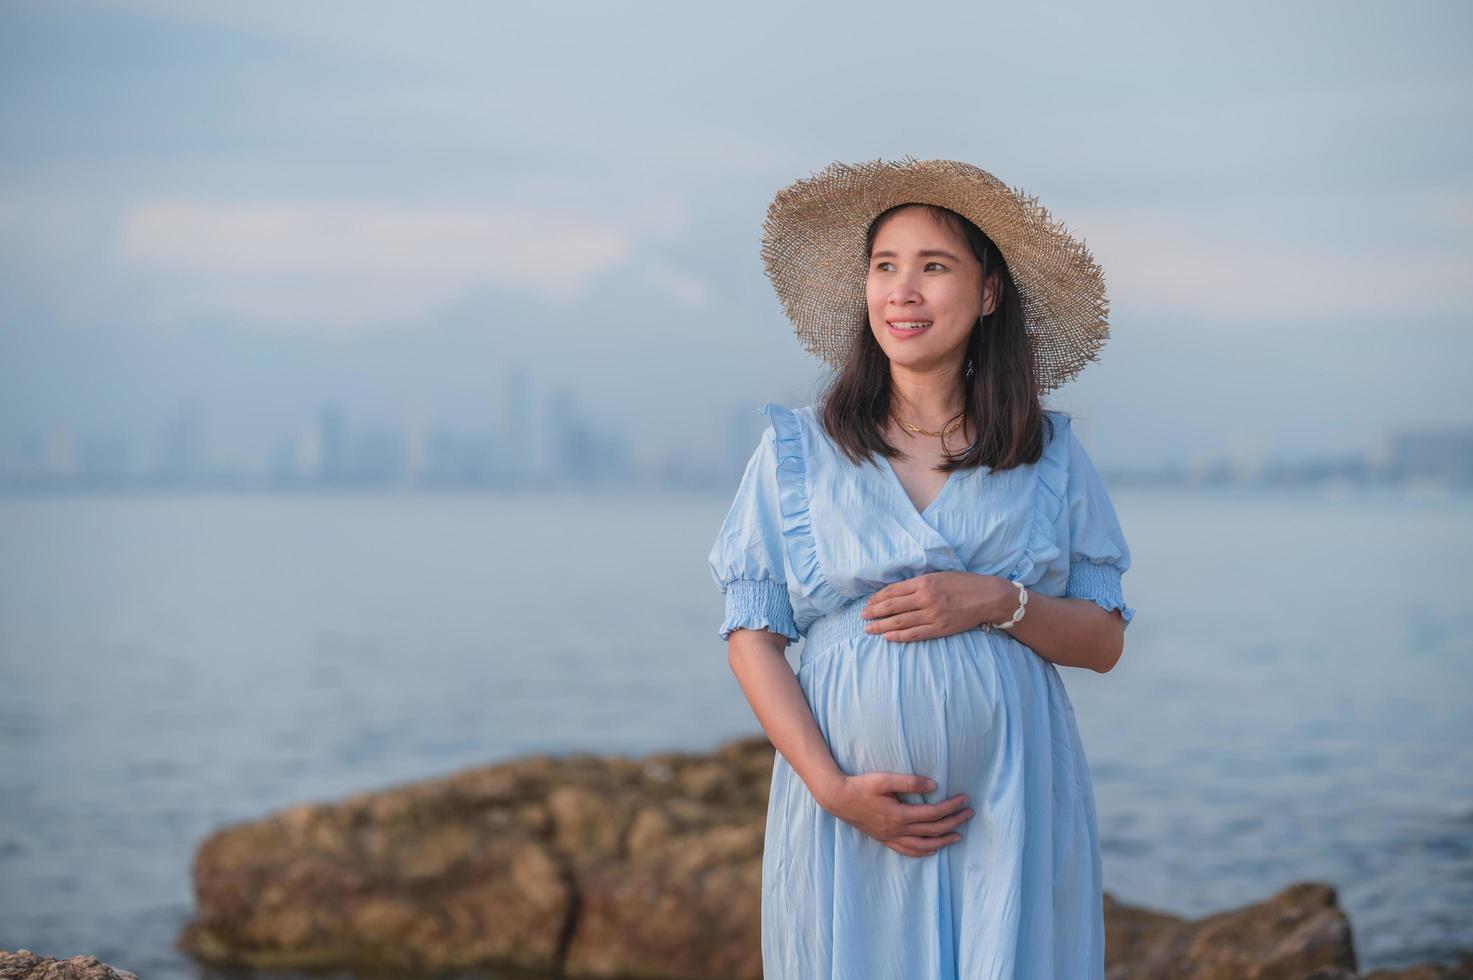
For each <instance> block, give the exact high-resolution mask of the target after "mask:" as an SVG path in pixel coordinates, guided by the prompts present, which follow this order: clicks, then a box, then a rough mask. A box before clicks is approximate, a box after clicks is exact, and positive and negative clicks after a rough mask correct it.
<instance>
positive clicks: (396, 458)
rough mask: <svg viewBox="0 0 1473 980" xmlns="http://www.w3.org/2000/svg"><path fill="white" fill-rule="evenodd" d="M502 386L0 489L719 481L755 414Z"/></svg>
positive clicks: (113, 437) (1344, 462) (175, 439)
mask: <svg viewBox="0 0 1473 980" xmlns="http://www.w3.org/2000/svg"><path fill="white" fill-rule="evenodd" d="M507 390H508V398H507V399H506V403H505V404H504V405H503V406H502V407H501V408H500V409H495V410H489V411H488V412H487V414H486V416H485V417H483V418H480V419H474V420H472V419H461V420H458V421H452V420H446V419H411V418H404V419H401V420H400V423H399V424H397V425H396V424H386V423H383V422H375V421H363V420H361V419H357V418H354V417H353V416H352V415H351V414H350V413H349V412H347V411H346V410H344V409H343V408H342V406H340V405H338V404H335V403H332V402H325V403H323V404H322V405H321V406H320V407H319V410H318V412H317V413H316V416H315V418H313V419H311V420H305V419H304V420H303V422H302V424H301V425H300V426H299V427H297V428H296V429H295V430H294V431H293V432H291V433H289V434H283V435H281V436H279V437H278V438H277V439H276V440H275V441H274V442H273V443H272V446H271V449H270V450H269V452H267V453H265V454H262V453H256V454H251V453H248V452H242V451H241V450H240V447H231V446H228V445H221V444H220V443H219V442H218V441H216V440H214V439H213V438H212V434H211V432H210V430H209V428H208V425H207V424H206V421H205V419H204V417H203V413H202V412H201V411H200V410H199V408H198V405H197V404H186V405H183V406H180V407H179V408H178V409H177V410H176V411H175V412H174V413H172V414H170V415H169V416H167V417H166V418H165V419H164V420H163V421H162V422H161V424H160V425H159V427H158V429H157V431H156V432H154V433H153V434H152V435H151V436H148V435H142V434H139V433H136V432H133V433H129V432H124V431H121V430H119V429H117V428H111V429H106V430H99V429H88V430H84V431H81V432H76V431H73V430H71V429H69V428H67V427H64V426H62V427H53V428H51V429H49V430H46V432H45V433H44V434H34V433H33V434H30V435H27V436H24V437H21V438H19V439H13V440H11V441H10V443H9V444H0V492H35V491H48V490H57V491H68V492H69V491H74V490H78V489H90V490H127V491H133V490H139V489H165V490H175V489H180V488H195V489H205V488H212V487H213V488H233V489H239V488H247V487H249V488H257V489H279V490H298V489H335V488H358V489H372V488H380V489H388V488H405V487H414V488H423V489H437V488H452V487H461V488H485V489H516V488H525V487H545V486H568V487H600V486H610V485H624V486H629V485H640V486H661V485H666V486H669V487H671V488H672V489H673V488H706V489H711V490H727V491H729V490H731V489H732V488H733V487H734V486H735V483H736V481H737V480H738V479H739V478H740V475H741V472H742V469H743V467H744V466H745V464H746V461H747V459H748V458H749V456H750V455H751V452H752V450H753V449H754V448H755V446H756V443H757V440H758V439H759V438H760V436H761V430H762V429H763V428H764V427H765V426H766V424H767V421H766V418H765V416H762V415H760V414H759V413H756V412H752V411H748V410H746V409H744V408H738V407H735V406H733V407H731V408H730V409H729V411H728V414H727V424H726V426H725V428H724V430H722V431H721V432H719V433H716V434H714V435H715V436H717V437H716V438H711V439H707V440H693V441H691V442H688V443H677V444H672V445H670V446H668V447H666V450H665V452H664V453H661V454H656V455H653V456H652V455H649V454H646V455H644V456H643V457H641V456H639V455H638V454H636V453H635V452H634V451H633V450H632V448H631V446H630V443H629V440H628V438H627V437H626V436H625V434H624V432H623V429H622V427H621V426H620V425H619V424H618V422H617V420H614V419H612V418H610V417H609V416H608V414H607V413H606V412H604V411H602V410H601V408H600V406H598V405H596V404H592V403H590V402H586V401H584V400H583V399H580V398H579V397H578V396H577V395H576V394H573V393H570V392H567V391H539V390H538V389H537V386H536V383H535V379H534V378H533V377H532V375H531V372H529V371H527V370H525V369H520V370H516V371H514V372H512V374H511V375H510V377H509V378H508V387H507ZM1097 465H1098V466H1099V468H1100V470H1101V472H1102V473H1103V474H1105V475H1106V477H1107V478H1108V479H1109V480H1110V481H1111V482H1112V483H1115V484H1118V485H1122V486H1123V485H1151V484H1163V485H1183V484H1204V483H1275V482H1277V483H1320V482H1326V481H1350V482H1358V483H1401V482H1406V481H1409V480H1424V481H1426V480H1430V481H1434V482H1435V481H1441V482H1444V483H1446V484H1447V485H1448V486H1449V487H1452V488H1459V489H1473V426H1466V427H1461V428H1460V427H1457V426H1454V425H1448V426H1443V427H1435V428H1428V429H1417V430H1399V431H1388V432H1386V433H1383V435H1382V437H1381V438H1380V439H1379V440H1376V441H1375V444H1374V445H1371V446H1368V447H1366V449H1364V450H1363V451H1360V452H1352V453H1339V454H1320V455H1312V454H1306V455H1304V456H1301V457H1297V458H1282V457H1279V458H1270V457H1267V456H1263V457H1247V458H1245V457H1243V456H1237V457H1217V458H1203V457H1197V458H1194V459H1185V458H1180V459H1171V460H1162V461H1160V462H1159V463H1157V464H1154V465H1150V466H1139V465H1137V466H1118V465H1115V466H1112V465H1108V464H1100V463H1098V462H1097Z"/></svg>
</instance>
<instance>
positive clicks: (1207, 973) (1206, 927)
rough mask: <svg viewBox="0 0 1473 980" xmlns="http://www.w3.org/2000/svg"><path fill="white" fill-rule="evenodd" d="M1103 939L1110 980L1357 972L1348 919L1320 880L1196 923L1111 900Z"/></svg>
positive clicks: (1277, 979) (1285, 978)
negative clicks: (1337, 971)
mask: <svg viewBox="0 0 1473 980" xmlns="http://www.w3.org/2000/svg"><path fill="white" fill-rule="evenodd" d="M1105 936H1106V959H1107V961H1108V968H1107V970H1106V978H1107V980H1146V978H1151V980H1168V978H1170V980H1177V978H1180V980H1236V978H1240V977H1256V978H1259V980H1302V978H1305V977H1308V976H1311V975H1313V974H1315V973H1316V972H1317V971H1321V972H1322V971H1326V970H1350V971H1354V969H1355V950H1354V947H1353V946H1352V945H1351V931H1350V920H1349V919H1347V918H1346V917H1345V913H1344V912H1342V911H1341V909H1340V906H1339V903H1338V902H1337V901H1336V898H1335V890H1334V889H1333V888H1331V887H1329V886H1328V885H1322V884H1317V883H1314V882H1301V883H1299V884H1295V885H1291V886H1290V887H1288V888H1285V889H1284V890H1283V891H1281V892H1279V893H1278V894H1276V895H1274V896H1273V897H1272V898H1270V899H1268V900H1267V901H1265V902H1259V903H1257V904H1254V905H1249V906H1246V907H1244V908H1241V909H1233V910H1231V911H1228V912H1219V913H1216V914H1214V915H1209V916H1206V917H1205V918H1201V919H1196V920H1187V919H1180V918H1177V917H1176V916H1172V915H1165V914H1163V913H1160V912H1153V911H1150V910H1147V909H1138V908H1131V907H1129V906H1124V905H1120V904H1118V903H1116V902H1115V901H1114V900H1113V899H1112V898H1111V897H1110V896H1108V895H1107V896H1106V903H1105ZM1352 975H1353V972H1352ZM1326 980H1329V978H1328V977H1327V978H1326Z"/></svg>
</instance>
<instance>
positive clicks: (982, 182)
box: [762, 157, 1110, 391]
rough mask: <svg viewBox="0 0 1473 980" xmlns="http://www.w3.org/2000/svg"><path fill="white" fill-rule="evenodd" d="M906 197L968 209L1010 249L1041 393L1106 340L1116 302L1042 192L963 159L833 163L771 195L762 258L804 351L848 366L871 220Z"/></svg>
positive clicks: (863, 313)
mask: <svg viewBox="0 0 1473 980" xmlns="http://www.w3.org/2000/svg"><path fill="white" fill-rule="evenodd" d="M898 204H939V205H941V206H942V207H945V208H950V209H951V210H953V211H955V212H957V213H958V214H961V215H964V216H965V217H967V218H969V219H971V221H972V222H973V223H974V224H976V225H977V227H979V228H981V229H982V231H983V232H985V233H986V234H987V237H989V238H991V239H992V241H993V242H994V243H995V244H996V245H997V247H998V248H999V249H1001V250H1002V254H1003V258H1004V260H1006V262H1007V264H1008V270H1009V271H1010V272H1011V273H1012V277H1013V283H1014V285H1015V286H1016V287H1017V290H1018V293H1019V295H1020V296H1021V298H1022V307H1023V323H1024V326H1025V328H1026V330H1027V333H1028V336H1029V339H1030V341H1031V342H1032V346H1033V352H1034V360H1035V362H1036V364H1037V367H1038V380H1039V384H1040V387H1041V388H1042V389H1043V390H1044V391H1049V390H1051V389H1054V388H1057V387H1059V386H1060V385H1062V384H1064V382H1066V381H1068V380H1069V379H1071V378H1073V377H1074V376H1075V375H1077V374H1078V373H1079V372H1080V371H1081V370H1083V368H1084V366H1085V364H1086V363H1087V362H1089V361H1094V360H1097V359H1098V353H1099V350H1100V348H1101V347H1103V346H1104V344H1105V341H1106V340H1108V339H1109V336H1110V328H1109V322H1108V317H1109V311H1110V303H1109V299H1108V298H1107V297H1106V295H1105V279H1104V274H1103V272H1102V271H1101V270H1100V267H1099V266H1098V265H1097V264H1096V263H1095V261H1094V259H1093V258H1092V257H1091V256H1090V253H1089V250H1088V249H1087V248H1085V246H1084V242H1083V241H1082V240H1080V241H1076V240H1075V239H1074V238H1072V237H1071V236H1070V235H1069V233H1068V232H1067V231H1066V230H1065V229H1064V225H1063V224H1062V223H1061V222H1056V221H1054V220H1052V219H1051V218H1050V217H1049V214H1048V211H1046V210H1045V209H1044V208H1043V207H1042V206H1041V205H1040V204H1039V203H1038V201H1037V199H1036V198H1033V197H1029V196H1026V195H1025V194H1023V192H1022V191H1012V190H1009V189H1008V188H1007V185H1005V184H1003V182H1002V181H1000V180H998V179H997V178H996V177H994V176H993V175H992V174H990V173H988V172H987V171H985V170H981V169H979V168H977V167H974V166H972V165H971V164H967V163H961V162H958V161H956V160H916V159H915V158H913V157H906V158H905V159H904V160H903V161H888V162H887V161H885V160H875V161H873V162H871V163H860V164H852V165H851V164H846V163H838V162H835V163H831V164H829V165H828V166H827V167H825V168H824V169H823V170H822V171H821V172H819V173H818V174H815V175H814V176H812V177H808V178H803V179H800V180H797V181H794V182H793V183H792V184H790V185H788V186H787V187H785V188H783V189H782V190H781V191H779V192H778V194H777V196H776V197H775V198H773V201H772V204H771V205H770V206H769V207H768V209H767V220H766V222H765V223H764V224H763V238H762V261H763V263H764V264H765V265H766V267H767V275H768V278H770V279H771V280H772V285H773V288H774V289H776V290H777V295H778V298H779V299H780V300H781V301H782V304H783V308H784V310H785V311H786V312H787V315H788V319H790V320H792V321H793V327H794V331H795V332H796V333H797V335H798V340H799V341H800V342H801V343H802V345H803V347H804V349H805V350H807V351H808V352H809V353H810V354H814V355H816V356H818V357H820V358H822V359H823V360H825V361H827V362H828V363H829V364H831V365H833V366H834V367H839V366H840V365H842V364H843V361H844V358H845V356H847V354H848V352H849V348H850V344H851V343H852V341H853V336H854V331H855V330H856V329H859V328H860V326H861V325H863V324H868V322H869V308H868V305H867V304H866V302H865V279H866V273H867V270H868V261H867V259H866V256H865V233H866V232H867V231H868V229H869V226H870V223H871V222H872V221H874V219H875V218H876V217H878V216H879V215H880V214H881V213H883V212H884V211H886V210H888V209H890V208H892V207H894V206H896V205H898Z"/></svg>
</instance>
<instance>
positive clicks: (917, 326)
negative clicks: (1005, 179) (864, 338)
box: [865, 207, 996, 370]
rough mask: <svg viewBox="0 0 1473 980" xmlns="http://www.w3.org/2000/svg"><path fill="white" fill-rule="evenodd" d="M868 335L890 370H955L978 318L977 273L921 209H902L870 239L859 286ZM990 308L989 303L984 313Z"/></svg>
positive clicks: (947, 232)
mask: <svg viewBox="0 0 1473 980" xmlns="http://www.w3.org/2000/svg"><path fill="white" fill-rule="evenodd" d="M865 296H866V299H867V300H868V304H869V324H870V330H871V331H872V332H873V333H874V335H875V339H876V340H877V341H879V344H880V348H881V349H882V350H884V352H885V354H886V355H887V356H888V357H889V358H890V361H891V363H892V364H902V365H905V366H906V367H909V368H913V369H917V370H924V369H928V368H943V367H948V368H949V367H951V366H954V365H956V364H957V363H958V362H959V361H960V359H961V357H962V354H963V352H964V351H965V350H966V344H967V338H968V336H969V335H970V333H971V332H972V328H973V327H974V326H976V324H977V318H978V317H979V316H981V315H982V265H981V263H980V262H978V261H977V258H976V256H974V255H973V254H972V250H971V249H970V248H969V247H968V246H967V243H966V240H965V239H963V238H962V237H961V236H960V235H959V234H958V233H957V232H955V231H953V230H952V229H951V228H950V227H949V226H948V225H946V224H944V223H943V222H941V221H938V220H937V219H936V218H934V217H932V215H931V212H930V211H928V210H926V209H925V208H923V207H906V208H901V209H900V210H899V211H896V212H895V213H894V214H892V215H890V217H888V218H887V219H885V223H884V224H883V225H881V226H880V230H879V232H878V233H877V234H876V235H875V243H874V248H873V250H872V251H871V253H870V262H869V273H868V276H867V279H866V282H865ZM995 302H996V300H995V299H994V298H993V297H991V296H989V297H988V305H989V309H988V312H989V313H990V312H991V306H992V305H993V304H994V303H995Z"/></svg>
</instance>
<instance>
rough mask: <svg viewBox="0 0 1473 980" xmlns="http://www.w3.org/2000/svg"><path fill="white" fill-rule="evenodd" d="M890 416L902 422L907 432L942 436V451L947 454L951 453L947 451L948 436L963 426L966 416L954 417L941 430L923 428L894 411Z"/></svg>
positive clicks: (901, 424)
mask: <svg viewBox="0 0 1473 980" xmlns="http://www.w3.org/2000/svg"><path fill="white" fill-rule="evenodd" d="M890 417H891V418H892V419H894V420H895V421H896V422H898V423H899V424H900V427H901V428H903V429H905V430H906V431H907V432H914V433H915V434H916V435H922V436H940V437H941V452H942V453H943V454H946V455H950V453H949V452H948V451H947V448H946V437H947V436H949V435H951V434H952V433H953V432H955V431H956V430H957V429H959V428H961V424H962V422H963V421H964V420H965V417H964V416H960V415H959V416H957V417H956V418H955V419H953V420H952V421H950V422H948V423H947V424H946V427H945V428H944V429H942V430H941V431H940V432H931V431H930V430H928V429H923V428H921V427H920V426H918V425H911V424H910V423H909V422H907V421H905V419H903V418H901V417H900V416H898V415H896V414H895V413H894V412H891V413H890Z"/></svg>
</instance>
